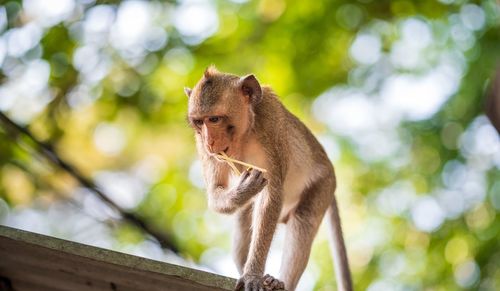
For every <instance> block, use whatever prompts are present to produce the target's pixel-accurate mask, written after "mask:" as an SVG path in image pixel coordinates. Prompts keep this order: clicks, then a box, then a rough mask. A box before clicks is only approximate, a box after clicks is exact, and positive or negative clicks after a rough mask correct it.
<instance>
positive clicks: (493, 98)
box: [485, 67, 500, 133]
mask: <svg viewBox="0 0 500 291" xmlns="http://www.w3.org/2000/svg"><path fill="white" fill-rule="evenodd" d="M485 111H486V115H487V116H488V118H489V119H490V121H491V123H492V124H493V126H494V127H495V128H496V130H497V132H498V133H500V67H499V68H498V69H497V71H496V76H495V77H494V79H493V80H492V82H491V88H490V91H489V93H488V96H487V97H486V103H485Z"/></svg>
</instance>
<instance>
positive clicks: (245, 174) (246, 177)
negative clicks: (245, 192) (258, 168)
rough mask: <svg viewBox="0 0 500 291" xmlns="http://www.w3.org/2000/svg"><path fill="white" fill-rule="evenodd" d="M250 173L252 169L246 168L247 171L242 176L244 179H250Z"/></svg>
mask: <svg viewBox="0 0 500 291" xmlns="http://www.w3.org/2000/svg"><path fill="white" fill-rule="evenodd" d="M250 174H251V173H250V171H249V170H245V171H244V172H243V174H242V175H241V177H242V179H244V180H245V179H248V177H250Z"/></svg>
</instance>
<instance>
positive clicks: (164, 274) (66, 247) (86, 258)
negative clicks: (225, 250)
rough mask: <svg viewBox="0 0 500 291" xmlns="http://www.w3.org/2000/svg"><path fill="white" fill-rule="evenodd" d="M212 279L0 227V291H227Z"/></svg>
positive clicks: (221, 280) (225, 282)
mask: <svg viewBox="0 0 500 291" xmlns="http://www.w3.org/2000/svg"><path fill="white" fill-rule="evenodd" d="M234 284H235V280H234V279H232V278H227V277H223V276H219V275H216V274H212V273H208V272H203V271H199V270H194V269H190V268H186V267H180V266H177V265H172V264H167V263H163V262H159V261H154V260H150V259H145V258H141V257H136V256H132V255H128V254H123V253H119V252H115V251H110V250H106V249H101V248H97V247H93V246H88V245H83V244H79V243H75V242H71V241H66V240H62V239H57V238H53V237H49V236H45V235H40V234H36V233H31V232H27V231H23V230H18V229H14V228H10V227H6V226H1V225H0V290H9V289H11V290H16V291H22V290H68V291H69V290H71V291H78V290H145V291H146V290H147V291H155V290H176V291H177V290H179V291H180V290H182V291H184V290H189V291H190V290H193V291H196V290H200V291H201V290H231V289H232V287H233V286H234Z"/></svg>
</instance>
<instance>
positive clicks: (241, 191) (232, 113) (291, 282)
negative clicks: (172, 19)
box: [186, 67, 352, 290]
mask: <svg viewBox="0 0 500 291" xmlns="http://www.w3.org/2000/svg"><path fill="white" fill-rule="evenodd" d="M186 93H187V94H188V96H189V113H188V119H189V120H190V123H191V125H192V126H193V128H194V129H195V130H196V143H197V148H198V153H199V155H200V157H201V160H202V163H203V168H204V176H205V181H206V184H207V191H208V204H209V207H210V208H212V209H214V210H215V211H218V212H221V213H227V214H231V213H235V214H236V216H237V224H236V231H235V235H234V248H233V249H234V259H235V262H236V265H237V268H238V271H239V272H240V274H241V278H240V279H239V280H238V284H237V286H236V289H241V288H244V290H277V289H279V288H281V287H283V283H282V282H281V281H280V280H278V279H275V278H273V277H271V276H269V275H266V276H265V277H263V275H264V268H265V263H266V258H267V255H268V252H269V247H270V245H271V241H272V238H273V235H274V232H275V230H276V225H277V223H279V222H281V223H286V228H287V233H286V243H287V247H286V249H285V250H284V253H283V258H282V265H281V270H280V273H281V274H280V279H281V280H282V281H283V282H284V286H285V287H286V289H287V290H295V288H296V286H297V283H298V281H299V279H300V276H301V275H302V273H303V271H304V269H305V267H306V265H307V261H308V259H309V254H310V250H311V245H312V242H313V239H314V237H315V235H316V232H317V230H318V228H319V225H320V223H321V221H322V219H323V217H324V215H325V213H326V212H327V210H328V211H329V212H328V213H329V216H328V218H329V221H330V223H331V224H332V227H331V230H332V233H333V237H334V239H333V249H334V254H335V256H334V257H335V262H336V264H335V267H336V269H337V281H338V286H339V290H352V286H351V285H352V284H351V277H350V273H349V268H348V263H347V256H346V251H345V246H344V241H343V238H342V231H341V226H340V218H339V215H338V209H337V204H336V201H335V197H334V194H333V193H334V190H335V187H336V180H335V174H334V171H333V167H332V165H331V163H330V162H329V160H328V157H327V155H326V153H325V151H324V149H323V147H322V146H321V145H320V143H319V142H318V141H317V139H316V138H315V137H314V136H313V134H312V133H311V132H310V131H309V129H307V127H306V126H305V125H304V124H303V123H302V122H301V121H300V120H299V119H297V118H296V117H295V116H294V115H293V114H291V113H290V112H289V111H288V110H287V109H286V108H285V107H284V106H283V105H282V103H281V102H280V101H279V100H278V98H277V96H276V95H275V94H274V93H273V92H272V90H271V89H270V88H269V87H260V85H259V84H258V81H257V80H256V79H255V77H253V75H250V76H246V77H241V78H240V77H238V76H235V75H231V74H225V73H220V72H218V71H217V70H216V69H215V68H214V67H210V68H208V69H207V70H206V71H205V74H204V76H203V78H202V79H201V80H200V81H199V82H198V84H197V85H196V86H195V88H194V89H193V90H192V91H191V90H189V89H186ZM213 117H221V118H220V119H217V118H216V119H217V120H218V121H217V122H212V121H213V120H215V119H213ZM210 118H212V119H210ZM231 127H232V129H231V130H230V128H231ZM226 149H227V154H228V155H229V156H231V157H233V158H236V159H239V160H243V161H245V162H248V163H251V164H254V165H256V166H259V167H261V168H265V169H267V170H268V172H267V173H265V174H264V173H261V172H259V171H257V170H251V171H245V172H244V173H243V174H242V176H241V177H235V176H234V175H233V174H232V173H231V171H230V169H229V167H228V166H227V164H225V163H224V162H220V161H218V160H216V159H215V158H214V154H216V153H219V152H221V151H223V150H226ZM240 170H241V171H244V170H245V169H243V168H241V167H240Z"/></svg>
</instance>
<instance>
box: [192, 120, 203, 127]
mask: <svg viewBox="0 0 500 291" xmlns="http://www.w3.org/2000/svg"><path fill="white" fill-rule="evenodd" d="M193 123H194V125H196V126H202V125H203V120H202V119H195V120H193Z"/></svg>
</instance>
